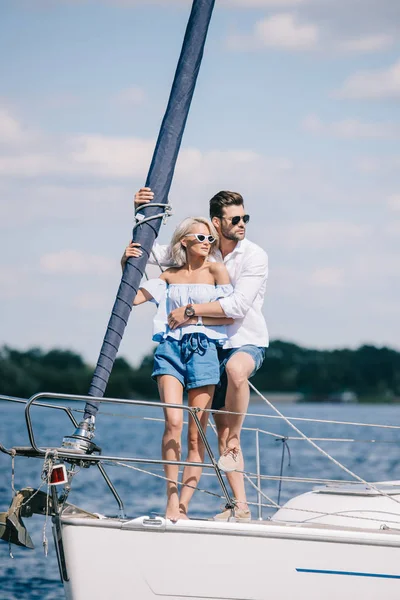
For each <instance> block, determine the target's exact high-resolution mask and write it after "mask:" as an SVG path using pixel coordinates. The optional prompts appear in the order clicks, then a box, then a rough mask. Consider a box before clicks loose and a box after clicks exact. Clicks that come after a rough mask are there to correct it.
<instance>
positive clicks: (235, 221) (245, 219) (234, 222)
mask: <svg viewBox="0 0 400 600" xmlns="http://www.w3.org/2000/svg"><path fill="white" fill-rule="evenodd" d="M220 218H221V219H226V220H227V221H230V222H231V223H232V225H239V223H240V221H243V223H244V224H245V225H246V223H248V222H249V221H250V215H243V216H239V215H237V216H236V217H220Z"/></svg>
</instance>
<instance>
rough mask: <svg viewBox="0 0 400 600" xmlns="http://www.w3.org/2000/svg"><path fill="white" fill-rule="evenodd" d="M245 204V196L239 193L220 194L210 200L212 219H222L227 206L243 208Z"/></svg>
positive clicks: (226, 192)
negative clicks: (223, 210)
mask: <svg viewBox="0 0 400 600" xmlns="http://www.w3.org/2000/svg"><path fill="white" fill-rule="evenodd" d="M243 204H244V203H243V196H242V195H241V194H239V193H237V192H228V191H222V192H218V194H215V196H213V197H212V198H211V200H210V219H212V218H213V217H222V209H223V208H225V206H243Z"/></svg>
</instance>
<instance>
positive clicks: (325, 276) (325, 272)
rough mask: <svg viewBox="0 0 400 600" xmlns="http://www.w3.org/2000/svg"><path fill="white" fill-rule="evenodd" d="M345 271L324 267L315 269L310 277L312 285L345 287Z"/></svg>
mask: <svg viewBox="0 0 400 600" xmlns="http://www.w3.org/2000/svg"><path fill="white" fill-rule="evenodd" d="M343 278H344V270H343V269H340V268H338V267H322V268H320V269H315V270H314V271H313V272H312V273H311V276H310V283H311V285H315V286H317V287H328V288H336V287H341V286H342V285H343Z"/></svg>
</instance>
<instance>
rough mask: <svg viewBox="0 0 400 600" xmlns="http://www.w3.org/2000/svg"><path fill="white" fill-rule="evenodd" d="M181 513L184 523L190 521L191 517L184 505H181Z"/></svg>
mask: <svg viewBox="0 0 400 600" xmlns="http://www.w3.org/2000/svg"><path fill="white" fill-rule="evenodd" d="M179 513H180V517H179V518H180V519H182V520H183V521H189V517H188V516H187V508H186V506H184V505H183V504H180V505H179Z"/></svg>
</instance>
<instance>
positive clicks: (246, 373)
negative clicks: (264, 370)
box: [226, 352, 255, 387]
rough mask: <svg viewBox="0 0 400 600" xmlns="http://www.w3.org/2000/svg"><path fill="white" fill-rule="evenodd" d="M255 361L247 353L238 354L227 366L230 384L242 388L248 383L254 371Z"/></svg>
mask: <svg viewBox="0 0 400 600" xmlns="http://www.w3.org/2000/svg"><path fill="white" fill-rule="evenodd" d="M254 367H255V363H254V359H253V358H252V357H251V356H250V354H247V353H246V352H237V353H236V354H235V355H234V356H232V358H230V359H229V360H228V362H227V364H226V374H227V377H228V382H230V383H231V384H232V385H234V386H235V387H240V386H241V385H243V384H244V383H246V382H247V380H248V379H249V377H250V375H251V374H252V372H253V371H254Z"/></svg>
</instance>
